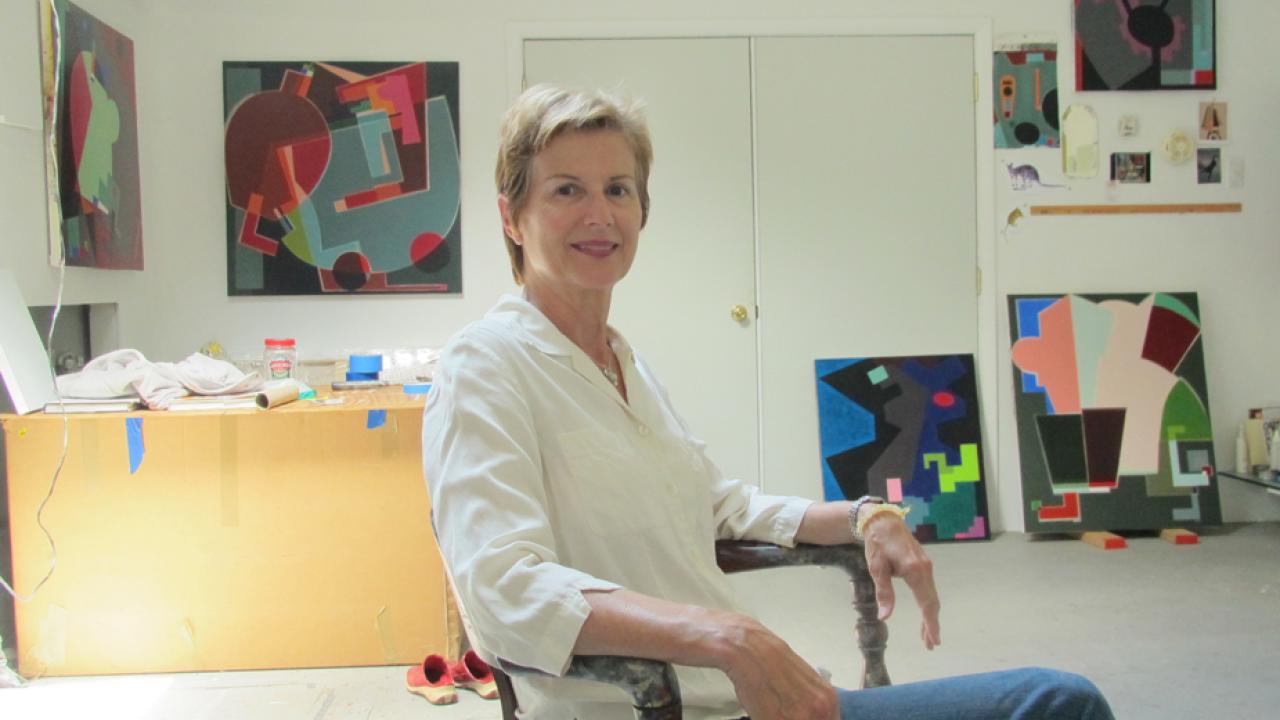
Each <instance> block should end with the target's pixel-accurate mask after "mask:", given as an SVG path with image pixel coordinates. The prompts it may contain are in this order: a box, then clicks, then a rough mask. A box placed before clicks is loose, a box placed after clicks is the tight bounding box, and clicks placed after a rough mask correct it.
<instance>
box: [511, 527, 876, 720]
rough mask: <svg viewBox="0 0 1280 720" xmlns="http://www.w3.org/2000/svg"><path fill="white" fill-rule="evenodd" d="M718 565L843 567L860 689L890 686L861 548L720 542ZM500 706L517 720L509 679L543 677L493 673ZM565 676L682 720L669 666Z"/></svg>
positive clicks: (584, 670)
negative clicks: (853, 613)
mask: <svg viewBox="0 0 1280 720" xmlns="http://www.w3.org/2000/svg"><path fill="white" fill-rule="evenodd" d="M716 562H717V563H719V565H720V569H721V570H723V571H725V572H726V573H736V572H745V571H747V570H763V569H766V568H775V567H790V566H798V565H820V566H823V567H831V566H835V567H839V568H841V569H843V570H844V571H845V572H846V573H848V574H849V581H850V583H851V584H852V585H853V606H854V608H856V609H857V611H858V620H857V624H856V626H855V627H856V632H857V638H858V649H859V650H861V651H862V658H863V669H862V685H861V686H862V687H878V686H881V685H888V684H889V672H888V671H887V670H886V669H885V665H884V649H885V644H886V642H887V641H888V639H889V629H888V628H887V627H886V626H885V624H884V623H883V622H882V621H880V620H879V619H878V617H877V612H878V606H877V605H876V590H875V585H874V583H873V582H872V580H871V575H870V573H868V572H867V560H866V557H865V556H864V555H863V551H862V546H861V545H857V544H849V545H836V546H823V545H798V546H796V547H794V548H785V547H780V546H778V545H772V544H769V543H757V542H740V541H730V540H721V541H720V542H717V543H716ZM493 674H494V679H495V680H496V681H497V685H498V697H499V700H500V702H501V704H502V718H503V720H515V717H516V714H515V712H516V707H517V703H516V696H515V691H514V689H513V688H512V686H511V679H510V677H509V675H519V674H540V673H539V672H538V671H537V670H531V669H529V668H523V667H519V666H512V665H509V664H504V665H500V666H498V667H494V668H493ZM566 676H567V677H575V678H583V679H587V680H597V681H599V682H606V683H609V684H611V685H616V686H618V687H620V688H622V689H623V690H625V691H626V692H627V693H628V694H630V695H631V698H632V705H633V706H634V707H635V712H636V718H638V719H639V720H679V719H680V718H681V705H680V684H679V683H678V682H677V680H676V674H675V670H674V669H673V668H672V666H671V664H670V663H666V662H661V661H658V660H646V659H643V658H629V657H617V656H612V655H579V656H576V657H574V659H573V661H572V662H571V663H570V665H569V671H568V672H567V673H566Z"/></svg>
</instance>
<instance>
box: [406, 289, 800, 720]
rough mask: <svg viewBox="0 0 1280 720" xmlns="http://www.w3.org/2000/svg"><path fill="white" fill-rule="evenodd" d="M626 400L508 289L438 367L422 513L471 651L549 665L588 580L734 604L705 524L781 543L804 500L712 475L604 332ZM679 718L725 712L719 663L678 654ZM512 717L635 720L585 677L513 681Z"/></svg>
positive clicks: (655, 392)
mask: <svg viewBox="0 0 1280 720" xmlns="http://www.w3.org/2000/svg"><path fill="white" fill-rule="evenodd" d="M610 339H611V345H612V347H613V349H614V352H615V353H616V354H617V356H618V360H619V361H620V363H621V366H622V373H623V378H624V379H625V382H626V388H627V393H628V397H629V402H627V401H624V400H623V399H622V397H621V396H620V395H619V394H618V392H617V391H616V390H615V389H614V388H613V386H612V385H611V384H610V383H609V381H608V380H606V379H605V377H604V375H603V374H602V373H601V371H600V370H599V369H598V368H597V367H596V365H595V363H594V362H593V361H592V360H591V358H590V357H588V356H587V354H586V353H584V352H583V351H582V350H581V349H580V348H578V347H577V346H576V345H574V344H573V343H572V342H571V341H570V340H569V339H568V338H567V337H565V336H564V335H563V334H562V333H561V332H560V331H559V330H558V329H557V328H556V327H555V326H554V325H553V324H552V323H551V321H550V320H548V319H547V318H546V316H544V315H543V314H542V313H541V312H540V311H539V310H538V309H537V308H535V307H534V306H533V305H531V304H530V303H529V302H527V301H526V300H524V299H523V298H521V297H517V296H507V297H505V298H503V299H502V301H501V302H499V303H498V304H497V305H496V306H495V307H494V308H493V309H492V310H490V311H489V313H488V314H487V315H486V316H485V317H484V318H483V319H481V320H479V321H477V322H475V323H472V324H471V325H469V326H467V327H466V328H464V329H463V330H462V331H460V332H459V333H458V334H457V335H456V336H455V337H454V338H453V339H452V340H451V341H450V342H449V344H448V346H447V347H446V348H445V350H444V353H443V354H442V356H441V358H440V361H439V363H438V365H437V368H436V372H435V377H434V379H433V383H432V388H431V393H430V394H429V395H428V397H427V404H426V410H425V413H426V414H425V418H424V422H423V437H422V448H423V468H424V472H425V474H426V480H427V485H428V488H429V490H430V493H431V504H432V521H433V523H434V524H435V531H436V536H437V538H438V539H439V542H440V548H441V550H442V552H443V553H444V557H445V561H446V563H447V564H448V566H449V568H450V570H451V574H452V577H453V581H454V583H455V586H456V591H457V593H458V596H459V598H460V600H461V604H462V606H463V609H464V611H465V613H466V615H467V620H468V625H469V627H468V630H469V632H470V633H471V639H472V642H473V643H474V644H475V645H476V646H477V650H478V651H479V652H480V653H481V655H482V656H485V657H486V658H487V659H488V660H490V661H494V660H496V659H497V658H501V659H502V661H503V662H506V663H514V664H516V665H522V666H525V667H530V668H536V669H538V670H542V671H544V672H546V673H550V674H551V675H553V676H558V675H561V674H562V673H563V672H564V671H565V669H566V668H567V667H568V663H569V660H570V658H571V653H572V648H573V645H574V642H575V641H576V639H577V637H578V633H579V631H580V630H581V627H582V624H583V622H585V621H586V618H587V615H588V614H589V612H590V606H589V605H588V604H587V602H586V600H585V599H584V597H583V595H582V593H583V591H584V590H600V591H609V590H612V589H616V588H618V587H625V588H627V589H630V590H633V591H635V592H639V593H644V594H647V595H652V596H655V597H660V598H664V599H667V600H671V601H675V602H681V603H688V604H693V605H700V606H704V607H713V608H721V609H729V610H738V609H739V606H738V604H737V603H736V601H735V600H734V598H733V593H732V590H731V588H730V585H729V583H728V582H727V580H726V578H725V576H724V574H723V573H722V572H721V571H720V570H719V568H718V567H717V566H716V560H715V547H714V545H715V540H716V539H718V538H734V539H753V540H764V541H768V542H774V543H779V544H784V545H791V544H793V543H794V539H795V533H796V530H797V528H798V527H799V525H800V520H801V518H802V517H803V515H804V512H805V510H806V509H807V507H808V506H809V504H810V501H808V500H803V499H798V498H782V497H773V496H767V495H763V494H761V493H759V492H758V491H757V489H756V488H755V487H754V486H752V485H748V484H745V483H743V482H741V481H739V480H735V479H729V478H726V477H724V476H723V475H722V474H721V472H720V470H719V469H718V468H717V467H716V466H715V464H714V463H712V462H711V461H710V460H709V459H708V458H707V456H706V454H705V452H704V450H705V445H704V444H703V443H701V442H700V441H698V440H697V439H695V438H694V437H693V436H692V435H690V434H689V432H688V430H687V429H686V428H685V426H684V423H683V421H682V420H681V419H680V418H679V416H678V415H677V414H676V412H675V410H674V408H672V406H671V402H670V400H669V398H668V397H667V393H666V390H665V389H664V388H663V387H662V385H661V384H660V383H659V382H658V380H657V379H656V378H655V377H654V376H653V374H652V373H651V372H650V371H649V369H648V367H646V366H645V364H644V362H643V361H642V360H641V359H640V358H639V357H638V356H637V355H635V354H634V353H633V352H632V350H631V348H630V346H629V345H627V343H626V341H625V340H624V339H623V338H622V337H621V336H620V335H618V334H617V333H616V332H614V331H613V330H612V329H610ZM677 674H678V676H679V678H680V688H681V695H682V696H683V699H684V704H685V707H686V715H685V717H687V718H723V717H738V716H739V715H741V714H742V712H741V710H740V708H739V707H738V705H737V701H736V700H735V696H734V693H733V687H732V685H731V684H730V682H729V680H728V678H727V677H725V675H724V674H723V673H720V672H719V671H716V670H711V669H705V668H686V667H678V668H677ZM516 683H517V684H516V692H517V695H518V697H519V699H520V705H521V709H522V711H523V712H522V717H528V718H549V719H550V718H554V719H555V720H565V719H566V718H575V717H576V718H580V719H581V720H587V719H588V718H590V720H608V719H609V718H614V717H616V718H619V720H622V719H624V718H631V717H632V715H631V710H630V706H629V703H628V701H627V698H626V696H625V695H624V694H623V693H622V692H621V691H619V690H617V689H615V688H611V687H609V686H605V685H601V684H599V683H588V682H586V681H578V680H571V679H565V678H560V677H547V678H541V677H535V678H532V679H529V678H527V677H521V678H517V679H516Z"/></svg>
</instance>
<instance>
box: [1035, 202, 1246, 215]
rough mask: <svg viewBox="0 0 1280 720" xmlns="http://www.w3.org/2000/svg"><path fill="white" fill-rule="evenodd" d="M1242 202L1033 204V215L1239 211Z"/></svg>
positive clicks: (1241, 208) (1241, 209)
mask: <svg viewBox="0 0 1280 720" xmlns="http://www.w3.org/2000/svg"><path fill="white" fill-rule="evenodd" d="M1243 210H1244V205H1243V204H1242V203H1167V204H1157V205H1115V204H1110V205H1032V206H1031V214H1032V215H1134V214H1137V215H1156V214H1179V213H1238V212H1241V211H1243Z"/></svg>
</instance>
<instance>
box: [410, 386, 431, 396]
mask: <svg viewBox="0 0 1280 720" xmlns="http://www.w3.org/2000/svg"><path fill="white" fill-rule="evenodd" d="M429 392H431V383H405V386H404V394H405V395H426V394H427V393H429Z"/></svg>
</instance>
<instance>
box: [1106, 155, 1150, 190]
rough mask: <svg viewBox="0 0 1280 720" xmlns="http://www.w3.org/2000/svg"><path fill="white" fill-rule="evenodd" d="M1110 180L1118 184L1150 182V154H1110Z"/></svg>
mask: <svg viewBox="0 0 1280 720" xmlns="http://www.w3.org/2000/svg"><path fill="white" fill-rule="evenodd" d="M1111 179H1112V180H1114V181H1116V182H1118V183H1149V182H1151V153H1140V152H1129V153H1111Z"/></svg>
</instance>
